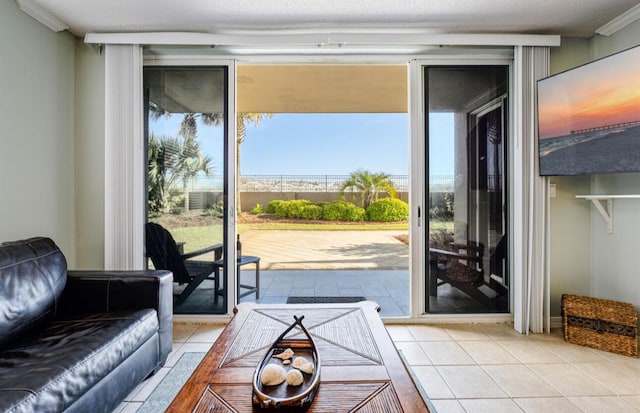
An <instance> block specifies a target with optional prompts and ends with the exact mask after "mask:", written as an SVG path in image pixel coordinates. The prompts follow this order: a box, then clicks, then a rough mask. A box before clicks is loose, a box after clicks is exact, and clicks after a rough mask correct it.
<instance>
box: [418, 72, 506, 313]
mask: <svg viewBox="0 0 640 413" xmlns="http://www.w3.org/2000/svg"><path fill="white" fill-rule="evenodd" d="M424 79H425V85H426V93H425V96H426V99H427V102H426V103H427V107H428V116H427V118H426V119H425V122H426V126H427V127H426V130H427V131H428V133H427V141H428V155H429V168H428V170H429V239H428V240H427V241H428V242H427V243H428V245H429V254H428V258H429V266H428V269H429V270H428V281H429V282H428V283H426V284H427V288H428V291H427V294H426V296H427V297H428V299H427V310H428V312H430V313H488V312H508V311H509V293H508V288H509V277H508V271H507V268H508V266H507V258H508V257H507V245H508V243H507V225H506V223H507V217H508V216H507V212H508V211H507V195H506V191H505V183H506V168H505V165H507V163H506V153H507V152H506V151H507V147H506V146H507V145H506V144H507V139H506V137H507V119H508V115H507V107H508V105H507V102H508V90H509V87H508V85H509V81H508V80H509V79H508V66H431V67H425V72H424Z"/></svg>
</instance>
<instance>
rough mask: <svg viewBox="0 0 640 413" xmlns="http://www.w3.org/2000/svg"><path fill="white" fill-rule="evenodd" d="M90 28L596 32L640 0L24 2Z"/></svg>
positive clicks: (80, 29) (73, 27)
mask: <svg viewBox="0 0 640 413" xmlns="http://www.w3.org/2000/svg"><path fill="white" fill-rule="evenodd" d="M18 2H19V3H21V2H22V3H29V4H31V5H35V6H36V7H40V8H42V9H44V10H46V11H47V12H49V13H51V14H52V15H53V16H55V17H57V18H58V19H60V20H61V21H62V22H63V23H64V24H65V25H66V26H68V27H69V30H70V31H71V32H72V33H74V34H75V35H77V36H83V35H84V34H86V33H88V32H95V33H106V32H151V31H189V32H203V33H223V32H229V31H234V30H243V31H246V30H256V29H261V30H265V29H266V30H276V29H277V30H283V29H378V30H380V29H390V30H399V29H420V30H422V31H426V32H430V33H522V34H560V35H562V36H565V37H591V36H593V35H594V32H595V30H596V29H598V28H599V27H601V26H602V25H604V24H606V23H608V22H609V21H611V20H612V19H614V18H616V17H618V16H620V15H621V14H623V13H624V12H626V11H628V10H629V9H631V8H632V7H634V6H637V5H638V1H637V0H357V1H356V0H350V1H349V0H322V1H319V0H268V1H256V0H232V1H230V0H18Z"/></svg>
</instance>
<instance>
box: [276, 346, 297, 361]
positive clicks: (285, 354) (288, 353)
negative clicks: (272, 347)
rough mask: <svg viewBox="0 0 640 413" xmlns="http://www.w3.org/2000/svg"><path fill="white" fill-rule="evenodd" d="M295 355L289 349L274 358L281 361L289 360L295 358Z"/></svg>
mask: <svg viewBox="0 0 640 413" xmlns="http://www.w3.org/2000/svg"><path fill="white" fill-rule="evenodd" d="M293 354H294V352H293V350H291V349H290V348H288V349H286V350H285V351H283V352H282V353H278V354H274V355H273V356H272V357H274V358H277V359H281V360H289V359H290V358H291V357H293Z"/></svg>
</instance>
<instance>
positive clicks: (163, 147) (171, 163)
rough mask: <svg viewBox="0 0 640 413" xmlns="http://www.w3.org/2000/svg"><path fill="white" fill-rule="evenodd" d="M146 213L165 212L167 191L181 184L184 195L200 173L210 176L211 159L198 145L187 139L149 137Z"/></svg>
mask: <svg viewBox="0 0 640 413" xmlns="http://www.w3.org/2000/svg"><path fill="white" fill-rule="evenodd" d="M148 153H149V154H148V157H149V178H148V179H149V209H150V210H151V211H153V212H162V211H164V210H165V209H166V207H167V206H168V205H167V194H168V191H169V188H171V187H173V186H175V185H177V184H178V183H182V187H183V189H184V190H185V191H186V189H187V187H188V185H189V182H190V181H191V180H192V179H193V178H195V177H196V176H197V175H198V174H199V173H201V172H203V173H205V174H206V175H209V174H210V173H211V172H212V168H211V163H212V161H213V159H212V158H211V157H210V156H208V155H203V154H202V152H201V151H200V147H199V145H198V142H197V141H196V140H195V139H194V138H193V137H190V136H183V137H182V139H180V138H178V137H173V136H162V137H160V138H158V137H156V136H155V135H153V134H152V135H151V136H149V150H148Z"/></svg>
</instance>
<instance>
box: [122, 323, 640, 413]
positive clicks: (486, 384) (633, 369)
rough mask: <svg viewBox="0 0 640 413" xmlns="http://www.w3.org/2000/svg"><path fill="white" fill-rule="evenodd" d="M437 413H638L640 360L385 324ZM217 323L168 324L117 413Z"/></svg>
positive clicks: (551, 339) (551, 342) (201, 345)
mask: <svg viewBox="0 0 640 413" xmlns="http://www.w3.org/2000/svg"><path fill="white" fill-rule="evenodd" d="M386 327H387V331H388V332H389V335H390V336H391V338H392V339H393V341H394V343H395V345H396V347H397V348H398V349H399V350H401V351H402V352H403V354H404V356H405V358H406V359H407V360H408V362H409V364H411V366H412V369H413V371H414V373H415V375H416V377H417V378H418V380H419V381H420V383H421V384H422V386H423V387H424V389H425V390H426V392H427V393H428V394H429V397H430V398H431V401H432V402H433V404H434V405H435V407H436V408H437V409H438V412H440V413H457V412H467V413H479V412H487V413H503V412H504V413H510V412H519V413H522V412H527V413H531V412H545V413H547V412H562V413H571V412H588V413H591V412H594V413H595V412H598V413H607V412H616V413H617V412H625V413H626V412H640V359H637V358H631V357H625V356H620V355H616V354H612V353H608V352H603V351H597V350H593V349H589V348H586V347H582V346H578V345H574V344H569V343H566V342H564V341H563V339H562V336H561V333H560V331H554V332H552V334H532V335H529V336H526V335H521V334H518V333H517V332H516V331H515V330H513V326H512V325H509V324H459V325H435V326H434V325H428V326H427V325H400V324H393V325H387V326H386ZM223 329H224V325H220V324H187V323H175V324H174V343H173V351H172V353H171V354H170V355H169V359H168V360H167V363H166V365H165V367H163V368H162V370H161V371H160V372H159V373H158V374H156V375H155V376H153V377H151V378H150V379H147V380H146V381H145V382H143V383H141V384H140V385H139V386H138V387H137V388H136V389H135V390H134V391H133V392H131V394H130V395H129V397H127V400H126V401H125V402H124V403H122V405H121V406H120V407H119V408H118V409H117V410H116V411H117V412H121V413H128V412H135V411H136V410H137V409H138V408H139V407H140V406H141V405H142V403H143V402H144V401H145V399H146V398H147V397H148V396H149V394H151V392H152V391H153V389H154V388H155V387H156V386H157V384H158V383H159V382H160V381H161V380H162V378H163V377H164V376H165V375H166V374H167V373H168V371H169V370H170V369H171V367H172V366H173V364H174V363H175V362H176V360H178V359H179V358H180V356H181V355H182V354H183V353H184V352H189V351H194V352H205V351H207V350H208V349H209V348H210V347H211V345H212V344H213V342H214V341H215V339H216V338H217V337H218V336H219V335H220V333H221V332H222V330H223Z"/></svg>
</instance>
